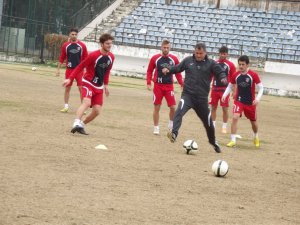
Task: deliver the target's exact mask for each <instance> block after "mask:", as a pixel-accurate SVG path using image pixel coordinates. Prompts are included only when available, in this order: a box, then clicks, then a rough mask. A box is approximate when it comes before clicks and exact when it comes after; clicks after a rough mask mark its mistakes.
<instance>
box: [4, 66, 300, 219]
mask: <svg viewBox="0 0 300 225" xmlns="http://www.w3.org/2000/svg"><path fill="white" fill-rule="evenodd" d="M54 74H55V69H52V68H38V70H37V71H31V66H26V65H7V64H0V78H1V82H0V93H1V94H0V116H1V122H0V124H1V129H0V136H1V141H0V148H1V150H0V180H1V182H0V202H1V204H0V224H1V225H12V224H16V225H18V224H53V225H57V224H60V225H61V224H66V225H79V224H80V225H83V224H104V225H107V224H109V225H110V224H130V225H134V224H137V225H141V224H149V225H165V224H170V225H177V224H178V225H188V224H193V225H194V224H251V225H253V224H273V225H274V224H300V218H299V215H300V205H299V199H300V194H299V190H300V181H299V177H300V169H299V161H300V160H299V156H300V153H299V149H298V148H299V146H300V140H299V129H300V108H299V103H300V100H299V99H289V98H280V97H272V96H263V99H262V101H261V104H260V106H259V110H258V111H259V112H258V113H259V115H258V118H259V124H260V127H259V129H260V137H261V139H262V146H261V148H260V149H259V150H258V149H255V148H254V146H253V144H252V140H251V138H252V134H251V127H250V123H249V122H248V121H247V120H246V119H245V118H242V119H241V120H240V122H239V131H238V132H239V134H241V135H242V136H243V139H241V140H240V141H239V142H238V145H239V146H238V147H237V148H236V149H229V148H226V147H224V146H225V144H226V143H227V142H228V140H229V135H224V134H221V132H220V128H221V126H220V124H221V122H220V118H221V116H220V114H219V115H218V124H217V126H218V127H217V138H218V140H219V142H220V144H221V145H222V149H223V153H222V154H216V153H215V152H214V151H213V149H212V147H211V146H209V144H208V143H207V138H206V135H205V133H204V129H203V127H202V124H201V123H200V121H199V119H198V118H197V117H196V115H195V113H194V112H192V111H190V112H189V113H188V114H187V115H186V116H185V117H184V121H183V126H182V128H181V130H180V136H179V137H178V141H177V142H176V143H174V144H171V143H169V141H168V139H167V138H166V136H165V134H166V132H167V123H168V118H167V117H168V109H167V107H166V105H165V104H164V105H163V107H162V110H161V118H160V120H161V123H160V124H161V130H162V134H161V135H160V136H154V135H153V134H152V128H153V127H152V94H151V92H149V91H147V90H146V85H145V81H144V80H138V79H130V78H122V77H112V78H111V85H110V91H111V96H110V97H109V98H105V100H104V101H105V102H104V108H103V111H102V113H101V116H100V117H98V118H97V119H96V120H95V121H93V122H92V123H91V124H89V125H88V126H87V127H86V130H87V132H89V133H90V135H89V136H80V135H72V134H71V133H70V129H71V126H72V123H73V119H74V113H75V110H76V109H77V107H78V105H79V97H78V93H77V90H76V89H75V87H74V88H73V90H72V96H71V101H70V105H71V111H70V112H69V113H67V114H63V113H60V112H59V109H60V108H61V107H62V106H63V88H62V87H61V80H62V78H57V77H55V76H54ZM176 95H177V99H178V98H179V95H180V93H179V91H178V89H177V93H176ZM190 138H193V139H195V140H196V141H197V143H198V145H199V148H200V150H199V153H198V154H197V155H194V156H190V155H185V154H184V152H183V149H182V143H183V142H184V140H186V139H190ZM99 144H105V145H106V146H107V147H108V150H103V151H101V150H96V149H94V148H95V146H97V145H99ZM217 159H224V160H226V161H227V162H228V164H229V166H230V171H229V173H228V175H227V176H226V177H225V178H223V179H222V178H216V177H214V176H213V174H212V172H211V165H212V163H213V162H214V161H215V160H217Z"/></svg>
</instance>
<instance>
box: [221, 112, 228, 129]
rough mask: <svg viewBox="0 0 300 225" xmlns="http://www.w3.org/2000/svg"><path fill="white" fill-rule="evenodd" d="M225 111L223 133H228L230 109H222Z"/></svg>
mask: <svg viewBox="0 0 300 225" xmlns="http://www.w3.org/2000/svg"><path fill="white" fill-rule="evenodd" d="M222 110H223V125H222V133H223V134H226V133H227V122H228V107H222Z"/></svg>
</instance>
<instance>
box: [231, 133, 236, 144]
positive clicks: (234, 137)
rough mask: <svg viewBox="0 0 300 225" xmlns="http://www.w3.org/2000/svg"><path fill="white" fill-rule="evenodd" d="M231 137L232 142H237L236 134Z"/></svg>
mask: <svg viewBox="0 0 300 225" xmlns="http://www.w3.org/2000/svg"><path fill="white" fill-rule="evenodd" d="M230 137H231V140H232V141H234V142H236V136H235V134H231V135H230Z"/></svg>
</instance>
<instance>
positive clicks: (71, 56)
mask: <svg viewBox="0 0 300 225" xmlns="http://www.w3.org/2000/svg"><path fill="white" fill-rule="evenodd" d="M77 34H78V30H77V29H76V28H72V29H71V30H70V33H69V41H67V42H65V43H64V44H63V45H62V47H61V52H60V57H59V63H58V66H57V71H56V76H59V75H60V67H61V65H62V64H63V63H64V61H66V66H67V69H66V73H65V79H68V78H69V77H70V75H71V73H72V72H73V71H74V69H75V68H76V67H77V66H78V65H79V63H80V62H82V61H83V60H84V59H85V58H86V57H87V55H88V52H87V48H86V46H85V44H84V43H83V42H81V41H79V40H78V39H77ZM82 75H83V73H80V74H78V76H76V77H75V79H76V82H77V86H78V90H79V94H80V97H81V86H82V82H81V80H82ZM72 84H73V80H72V82H71V83H70V84H69V85H68V86H66V87H65V94H64V101H65V106H64V108H63V109H62V110H60V111H61V112H68V110H69V98H70V91H71V87H72Z"/></svg>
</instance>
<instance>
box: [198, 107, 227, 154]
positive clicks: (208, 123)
mask: <svg viewBox="0 0 300 225" xmlns="http://www.w3.org/2000/svg"><path fill="white" fill-rule="evenodd" d="M194 110H195V112H196V114H197V116H198V117H199V118H200V119H201V121H202V123H203V125H204V127H205V130H206V134H207V137H208V141H209V143H210V144H211V145H212V146H213V147H214V150H215V151H216V152H217V153H220V152H221V149H220V147H219V145H218V144H217V142H216V137H215V127H214V125H213V122H212V118H211V113H210V110H209V108H208V103H207V102H198V103H197V105H195V107H194Z"/></svg>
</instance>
